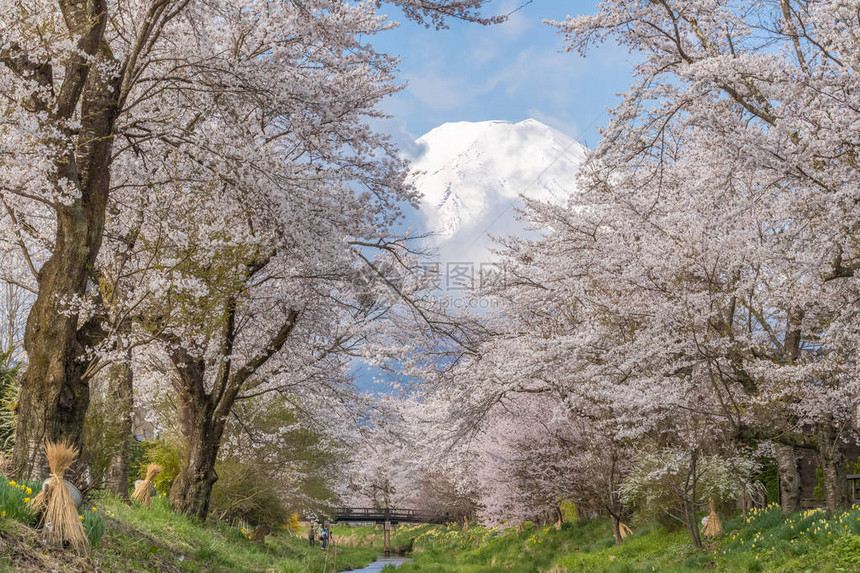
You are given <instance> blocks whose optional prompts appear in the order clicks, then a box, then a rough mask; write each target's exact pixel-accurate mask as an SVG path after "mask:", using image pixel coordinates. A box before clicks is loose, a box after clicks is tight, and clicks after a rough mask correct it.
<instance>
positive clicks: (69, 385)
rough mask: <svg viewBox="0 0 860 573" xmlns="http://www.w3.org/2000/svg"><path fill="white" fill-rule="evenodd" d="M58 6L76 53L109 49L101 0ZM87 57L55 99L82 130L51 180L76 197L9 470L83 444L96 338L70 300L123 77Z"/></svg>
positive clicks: (103, 190) (94, 217) (91, 229)
mask: <svg viewBox="0 0 860 573" xmlns="http://www.w3.org/2000/svg"><path fill="white" fill-rule="evenodd" d="M61 6H62V7H63V11H64V17H65V20H66V23H67V24H68V25H69V29H70V31H71V32H73V33H74V34H76V35H78V36H79V39H78V49H79V50H80V51H81V52H83V53H84V54H89V55H91V56H93V57H95V56H96V54H97V53H98V52H99V50H102V51H103V52H104V51H105V50H107V48H106V45H105V44H103V38H104V29H105V24H106V22H107V18H106V12H107V6H106V4H105V3H104V1H103V0H92V1H90V2H86V3H80V2H78V3H66V2H64V3H61ZM84 54H81V55H79V56H76V57H74V58H72V59H71V60H70V62H69V63H68V65H67V67H66V74H65V78H64V80H63V85H62V87H61V89H60V91H59V93H58V99H57V102H56V105H55V106H54V107H53V108H52V110H50V112H49V115H50V116H51V117H52V118H56V119H58V120H65V119H72V118H74V117H75V116H76V110H77V109H78V107H79V106H80V113H79V117H80V121H81V126H80V130H79V132H78V133H77V134H76V135H75V134H73V133H72V132H71V131H68V132H66V134H65V136H66V137H67V138H68V140H69V141H72V140H73V139H76V141H77V146H76V147H75V149H74V151H70V152H69V153H67V154H65V155H63V156H61V157H59V158H57V159H56V160H55V162H54V163H55V169H56V180H55V184H56V185H57V186H58V187H60V186H61V185H65V184H67V182H72V183H73V184H74V185H75V186H76V188H77V190H78V191H79V193H80V196H79V197H78V198H77V199H75V200H74V201H73V202H72V203H71V204H69V205H57V206H56V207H55V209H56V217H57V219H56V225H57V228H56V237H55V242H54V249H53V252H52V253H51V257H50V258H49V259H48V261H47V262H46V263H45V264H44V266H43V267H42V269H41V270H40V272H39V275H40V276H39V294H38V295H37V297H36V301H35V303H34V304H33V308H32V310H31V311H30V315H29V317H28V318H27V326H26V329H25V332H24V349H25V350H26V351H27V370H26V371H25V372H24V375H23V376H22V378H21V395H20V399H19V402H18V424H17V428H16V433H15V436H16V439H15V449H14V451H13V454H12V468H13V469H12V471H13V473H14V475H16V476H18V477H21V478H36V477H43V476H45V475H47V470H48V468H47V462H46V461H45V459H44V456H43V455H42V446H43V444H44V442H45V441H46V440H51V441H59V440H65V441H67V442H70V443H71V444H72V445H74V446H77V447H80V446H81V444H82V441H83V424H84V416H85V414H86V410H87V406H88V405H89V387H88V384H87V381H86V380H85V379H84V377H83V374H84V371H85V369H86V366H87V364H85V363H83V362H82V361H81V360H80V359H81V357H82V355H83V350H84V347H85V346H86V345H87V344H88V343H90V342H92V340H91V338H90V333H88V332H87V330H88V328H84V329H83V330H78V315H77V313H76V312H73V311H71V312H70V310H69V305H70V304H71V303H72V302H73V301H74V300H75V299H79V298H83V297H84V296H85V294H86V285H87V279H88V278H89V273H90V272H91V271H92V268H93V265H94V264H95V261H96V257H97V255H98V252H99V249H100V248H101V242H102V236H103V234H104V225H105V211H106V208H107V200H108V190H109V188H110V160H111V148H112V145H113V135H112V133H113V126H114V123H115V120H116V115H117V103H116V98H117V97H118V92H119V89H118V88H119V85H120V78H118V77H114V78H108V77H105V76H104V73H106V70H108V69H109V67H104V70H102V69H101V68H100V67H99V66H98V65H96V66H93V67H92V70H91V69H90V60H88V58H86V57H85V56H84ZM107 60H112V56H111V55H110V54H109V53H107V52H105V53H103V54H102V55H101V56H98V58H97V63H106V61H107ZM46 113H48V112H47V110H46ZM61 129H65V128H64V127H63V128H61Z"/></svg>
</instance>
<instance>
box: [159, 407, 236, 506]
mask: <svg viewBox="0 0 860 573" xmlns="http://www.w3.org/2000/svg"><path fill="white" fill-rule="evenodd" d="M180 418H181V427H182V429H183V433H184V434H185V438H186V440H187V448H188V449H187V451H186V457H185V465H184V466H183V467H182V471H181V472H180V473H179V475H178V476H177V477H176V480H174V482H173V485H172V486H171V488H170V505H171V507H173V509H174V510H175V511H178V512H181V513H184V514H186V515H188V516H191V517H194V518H197V519H199V520H201V521H205V520H206V517H207V515H208V514H209V500H210V498H211V495H212V486H213V485H215V482H216V481H218V474H217V473H216V472H215V463H216V462H217V461H218V451H219V450H220V448H221V436H222V435H223V433H224V422H223V420H217V419H216V417H215V409H214V408H213V407H212V404H211V401H210V400H209V398H208V396H207V397H205V398H204V399H203V401H193V402H191V403H186V405H185V406H184V407H180Z"/></svg>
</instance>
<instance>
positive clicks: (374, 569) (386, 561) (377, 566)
mask: <svg viewBox="0 0 860 573" xmlns="http://www.w3.org/2000/svg"><path fill="white" fill-rule="evenodd" d="M410 561H412V560H411V559H409V558H408V557H385V558H382V559H377V560H376V561H374V562H373V563H371V564H370V565H368V566H367V567H365V568H364V569H355V570H353V571H351V572H350V573H379V572H380V571H382V568H383V567H385V566H386V565H394V566H395V567H400V565H401V564H402V563H409V562H410Z"/></svg>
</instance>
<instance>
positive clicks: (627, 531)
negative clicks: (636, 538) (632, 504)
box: [618, 521, 633, 539]
mask: <svg viewBox="0 0 860 573" xmlns="http://www.w3.org/2000/svg"><path fill="white" fill-rule="evenodd" d="M618 530H619V531H620V532H621V539H624V538H625V537H627V536H628V535H633V530H632V529H630V528H629V527H627V524H626V523H624V522H623V521H619V522H618Z"/></svg>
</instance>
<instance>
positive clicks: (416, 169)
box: [412, 119, 586, 250]
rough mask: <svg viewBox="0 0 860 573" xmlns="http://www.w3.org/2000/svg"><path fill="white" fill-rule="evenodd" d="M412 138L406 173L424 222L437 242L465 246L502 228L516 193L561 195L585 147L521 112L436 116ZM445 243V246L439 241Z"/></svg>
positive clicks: (561, 198) (569, 187) (559, 198)
mask: <svg viewBox="0 0 860 573" xmlns="http://www.w3.org/2000/svg"><path fill="white" fill-rule="evenodd" d="M417 143H418V144H419V145H420V146H421V147H422V148H423V149H424V153H423V155H422V156H421V157H420V158H419V159H418V160H417V161H416V162H415V163H414V165H413V175H412V181H413V183H414V185H415V186H416V187H417V188H418V190H419V191H421V192H422V193H423V195H424V205H423V211H424V217H425V219H426V224H427V228H428V230H430V231H433V232H435V233H437V234H438V235H439V238H438V242H439V245H440V246H444V245H445V243H448V242H452V241H451V239H452V238H454V237H455V235H456V238H457V240H456V243H458V244H461V245H462V247H463V248H464V249H466V248H468V247H469V246H471V245H472V244H473V243H485V240H484V238H485V236H486V235H487V233H489V234H492V235H505V234H508V233H509V232H511V231H516V229H512V228H511V223H512V221H513V219H514V214H513V207H514V206H516V205H519V204H521V200H520V195H524V196H527V197H533V198H539V199H545V200H551V201H554V202H558V203H564V202H565V201H566V199H567V197H568V196H569V195H570V193H571V192H573V191H574V189H575V187H574V177H575V175H576V172H577V170H578V169H579V167H580V165H581V164H582V162H583V160H584V158H585V153H586V148H585V147H583V146H582V145H581V144H579V143H578V142H576V141H575V140H574V139H572V138H571V137H569V136H567V135H565V134H564V133H562V132H560V131H558V130H556V129H553V128H551V127H549V126H548V125H544V124H543V123H541V122H539V121H537V120H534V119H527V120H525V121H521V122H519V123H511V122H507V121H485V122H479V123H470V122H459V123H446V124H443V125H441V126H439V127H437V128H435V129H433V130H432V131H430V132H429V133H427V134H426V135H423V136H422V137H420V138H419V139H418V141H417ZM446 250H447V249H446Z"/></svg>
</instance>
